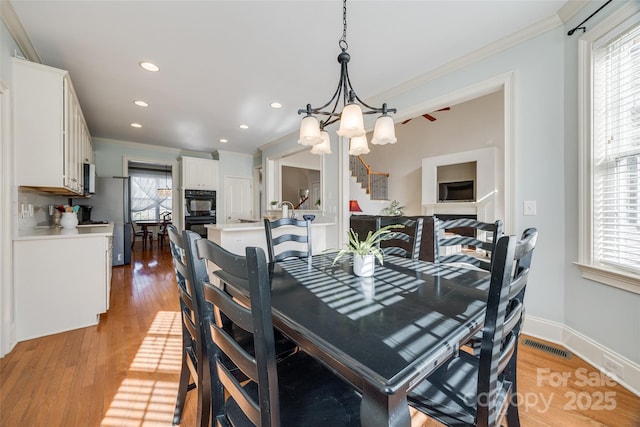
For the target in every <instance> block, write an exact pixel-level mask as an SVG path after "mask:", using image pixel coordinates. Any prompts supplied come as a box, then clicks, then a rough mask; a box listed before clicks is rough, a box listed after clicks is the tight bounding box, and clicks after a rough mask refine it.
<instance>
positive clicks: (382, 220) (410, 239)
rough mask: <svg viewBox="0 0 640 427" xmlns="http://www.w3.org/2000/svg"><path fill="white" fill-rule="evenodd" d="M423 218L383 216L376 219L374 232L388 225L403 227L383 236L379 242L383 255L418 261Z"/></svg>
mask: <svg viewBox="0 0 640 427" xmlns="http://www.w3.org/2000/svg"><path fill="white" fill-rule="evenodd" d="M423 223H424V218H416V219H411V218H406V217H402V216H385V217H380V216H379V217H377V218H376V231H377V230H380V229H381V228H382V227H386V226H388V225H396V224H399V225H404V228H396V229H393V230H391V232H390V233H388V234H387V235H385V238H384V240H383V241H382V242H380V249H381V250H382V252H383V253H384V254H385V255H397V256H401V257H404V258H411V259H418V257H419V256H420V243H421V242H422V227H423Z"/></svg>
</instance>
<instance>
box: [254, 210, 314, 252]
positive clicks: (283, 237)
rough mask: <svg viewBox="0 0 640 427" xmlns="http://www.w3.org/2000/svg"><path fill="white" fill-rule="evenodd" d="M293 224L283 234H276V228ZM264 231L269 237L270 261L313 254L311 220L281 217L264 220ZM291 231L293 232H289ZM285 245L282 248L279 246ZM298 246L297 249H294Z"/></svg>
mask: <svg viewBox="0 0 640 427" xmlns="http://www.w3.org/2000/svg"><path fill="white" fill-rule="evenodd" d="M284 226H292V227H296V228H297V232H294V231H296V229H289V230H287V232H283V234H280V235H277V236H274V235H275V234H276V233H274V230H275V229H277V228H279V227H284ZM264 231H265V233H266V238H267V250H268V251H269V261H282V260H283V259H286V258H307V257H309V256H311V221H306V220H301V219H295V218H280V219H276V220H275V221H269V220H268V219H266V218H265V220H264ZM289 231H291V232H289ZM279 245H283V246H281V247H280V248H278V247H277V246H279ZM294 247H295V248H297V249H294ZM276 252H277V253H276Z"/></svg>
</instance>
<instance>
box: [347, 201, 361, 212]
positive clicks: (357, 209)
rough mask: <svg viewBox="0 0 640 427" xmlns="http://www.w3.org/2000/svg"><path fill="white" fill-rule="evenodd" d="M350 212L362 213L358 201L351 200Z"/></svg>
mask: <svg viewBox="0 0 640 427" xmlns="http://www.w3.org/2000/svg"><path fill="white" fill-rule="evenodd" d="M349 212H362V208H361V207H360V205H359V204H358V201H357V200H349Z"/></svg>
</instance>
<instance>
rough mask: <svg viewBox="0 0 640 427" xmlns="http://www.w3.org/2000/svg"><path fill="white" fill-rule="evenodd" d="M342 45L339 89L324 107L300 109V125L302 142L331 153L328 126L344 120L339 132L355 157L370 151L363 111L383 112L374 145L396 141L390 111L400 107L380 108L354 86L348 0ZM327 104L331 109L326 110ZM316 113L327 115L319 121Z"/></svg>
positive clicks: (345, 9)
mask: <svg viewBox="0 0 640 427" xmlns="http://www.w3.org/2000/svg"><path fill="white" fill-rule="evenodd" d="M338 46H339V47H340V49H341V52H340V54H339V55H338V63H340V80H339V81H338V88H337V89H336V91H335V93H334V94H333V96H332V97H331V99H330V100H329V102H327V103H326V104H324V105H323V106H321V107H316V108H314V107H312V106H311V104H307V106H306V108H303V109H300V110H298V114H302V113H306V116H305V117H304V118H303V119H302V123H301V124H300V137H299V139H298V144H300V145H306V146H312V147H311V153H313V154H331V140H330V137H329V133H328V132H327V131H325V130H324V129H325V128H326V127H327V126H329V125H330V124H332V123H336V122H338V121H340V128H339V129H338V130H337V131H336V133H337V134H338V135H339V136H342V137H346V138H350V143H349V154H350V155H352V156H355V155H360V154H367V153H368V152H369V146H368V144H367V136H366V131H365V129H364V118H363V114H381V116H380V117H378V119H377V120H376V124H375V127H374V129H373V137H372V138H371V143H372V144H376V145H384V144H395V142H396V133H395V128H394V125H393V119H392V118H391V117H390V116H389V114H388V113H395V112H396V109H395V108H387V104H386V103H385V104H382V106H381V107H380V108H376V107H372V106H370V105H367V104H366V103H365V102H364V101H362V99H360V98H359V97H358V95H357V94H356V91H355V90H354V89H353V86H352V85H351V80H350V79H349V70H348V68H347V65H348V64H349V60H350V59H351V55H349V54H348V53H347V49H348V47H349V45H348V44H347V0H343V2H342V37H341V38H340V40H339V42H338ZM340 101H342V105H344V108H343V109H342V112H338V105H339V104H340ZM327 107H328V109H327V110H325V108H327ZM363 107H364V110H363ZM314 115H320V116H327V117H326V118H325V119H324V120H322V121H319V120H318V119H317V118H316V117H315V116H314Z"/></svg>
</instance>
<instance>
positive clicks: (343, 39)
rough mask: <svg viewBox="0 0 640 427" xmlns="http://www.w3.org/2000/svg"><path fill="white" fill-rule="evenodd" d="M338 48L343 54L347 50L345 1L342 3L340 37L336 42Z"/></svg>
mask: <svg viewBox="0 0 640 427" xmlns="http://www.w3.org/2000/svg"><path fill="white" fill-rule="evenodd" d="M338 46H340V49H342V51H343V52H344V51H345V50H347V49H348V48H349V43H347V0H343V2H342V37H341V38H340V41H339V42H338Z"/></svg>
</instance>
